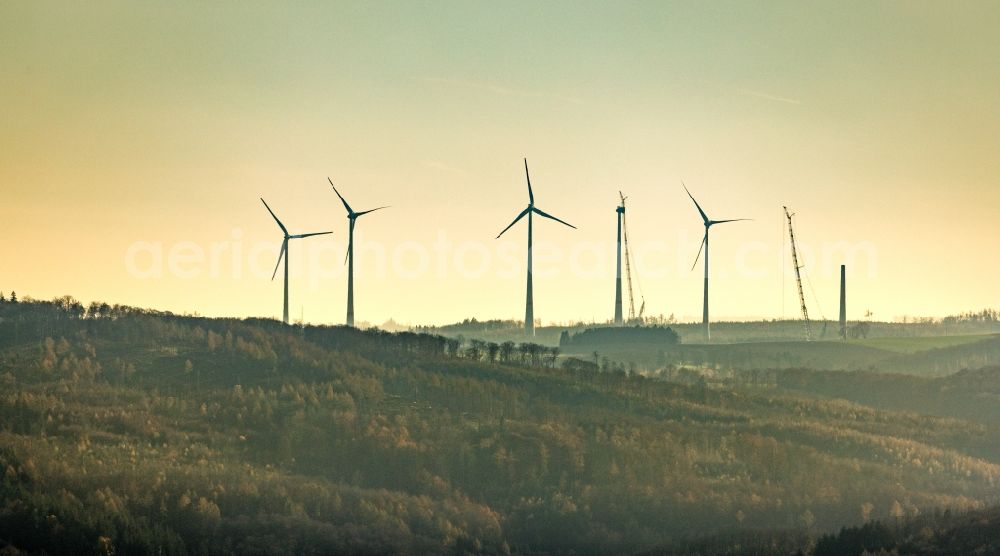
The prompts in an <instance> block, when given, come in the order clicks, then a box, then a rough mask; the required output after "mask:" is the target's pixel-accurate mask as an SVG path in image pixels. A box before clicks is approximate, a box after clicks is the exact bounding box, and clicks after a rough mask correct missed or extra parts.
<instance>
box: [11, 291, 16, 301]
mask: <svg viewBox="0 0 1000 556" xmlns="http://www.w3.org/2000/svg"><path fill="white" fill-rule="evenodd" d="M10 302H11V303H17V292H10Z"/></svg>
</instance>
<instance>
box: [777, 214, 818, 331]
mask: <svg viewBox="0 0 1000 556" xmlns="http://www.w3.org/2000/svg"><path fill="white" fill-rule="evenodd" d="M782 208H783V209H785V218H787V219H788V237H789V238H790V239H791V243H792V265H794V266H795V284H796V285H797V286H798V288H799V305H800V306H801V307H802V325H803V326H804V327H805V329H806V341H807V342H808V341H812V327H811V326H810V324H809V309H807V308H806V296H805V293H804V292H803V291H802V274H801V273H800V269H801V268H802V267H801V266H799V255H798V252H797V251H796V249H795V230H793V229H792V216H794V214H791V213H789V212H788V207H782Z"/></svg>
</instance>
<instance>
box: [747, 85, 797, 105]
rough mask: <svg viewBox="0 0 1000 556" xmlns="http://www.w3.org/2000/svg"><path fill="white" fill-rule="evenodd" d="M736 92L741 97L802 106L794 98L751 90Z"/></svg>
mask: <svg viewBox="0 0 1000 556" xmlns="http://www.w3.org/2000/svg"><path fill="white" fill-rule="evenodd" d="M736 92H737V93H739V94H741V95H743V96H748V97H756V98H762V99H764V100H772V101H774V102H784V103H785V104H802V101H800V100H796V99H794V98H788V97H780V96H777V95H772V94H768V93H762V92H760V91H753V90H751V89H739V90H737V91H736Z"/></svg>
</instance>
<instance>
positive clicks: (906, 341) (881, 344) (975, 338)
mask: <svg viewBox="0 0 1000 556" xmlns="http://www.w3.org/2000/svg"><path fill="white" fill-rule="evenodd" d="M995 336H996V335H995V334H967V335H961V336H922V337H912V338H903V337H898V338H893V337H885V338H867V339H864V340H851V341H850V343H851V344H857V345H862V346H868V347H873V348H878V349H882V350H886V351H892V352H895V353H917V352H921V351H927V350H931V349H941V348H950V347H954V346H961V345H966V344H973V343H976V342H981V341H983V340H985V339H987V338H993V337H995Z"/></svg>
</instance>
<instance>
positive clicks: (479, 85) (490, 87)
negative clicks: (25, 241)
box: [423, 77, 585, 104]
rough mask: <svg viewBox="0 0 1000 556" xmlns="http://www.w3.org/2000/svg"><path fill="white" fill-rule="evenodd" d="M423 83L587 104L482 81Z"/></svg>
mask: <svg viewBox="0 0 1000 556" xmlns="http://www.w3.org/2000/svg"><path fill="white" fill-rule="evenodd" d="M423 81H426V82H428V83H437V84H441V85H452V86H457V87H464V88H467V89H478V90H480V91H487V92H490V93H493V94H495V95H500V96H507V97H519V98H547V99H551V100H558V101H560V102H565V103H568V104H585V102H584V100H583V99H582V98H579V97H572V96H567V95H559V94H555V93H546V92H542V91H528V90H524V89H512V88H510V87H503V86H500V85H495V84H493V83H485V82H481V81H468V80H466V79H452V78H447V77H425V78H423Z"/></svg>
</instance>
